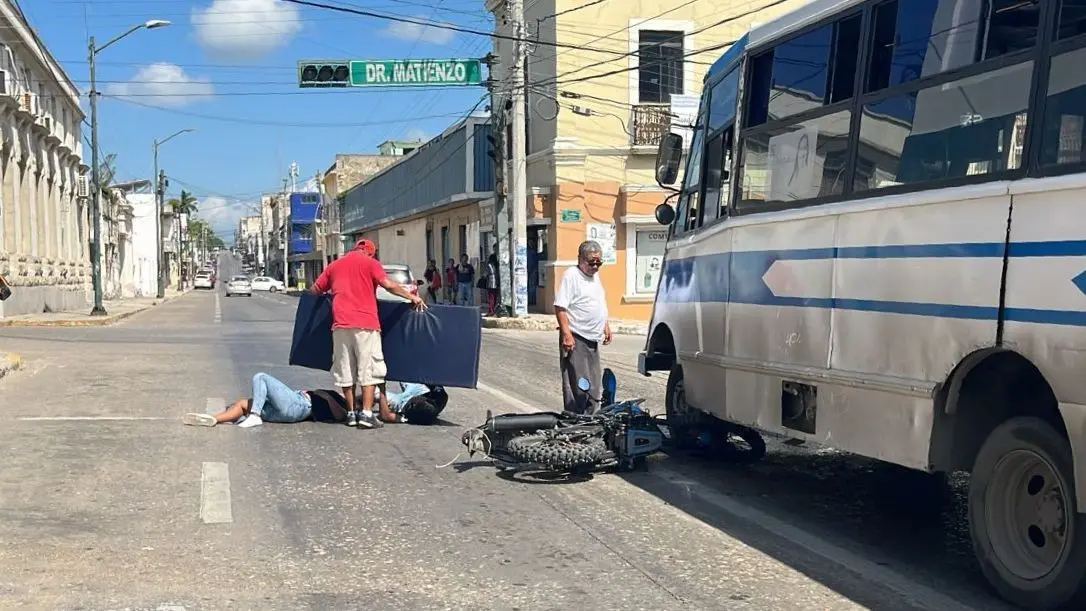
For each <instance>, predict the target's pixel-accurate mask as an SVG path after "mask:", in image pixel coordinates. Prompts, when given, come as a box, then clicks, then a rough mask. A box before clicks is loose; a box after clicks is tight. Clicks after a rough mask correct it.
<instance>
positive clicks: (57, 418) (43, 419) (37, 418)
mask: <svg viewBox="0 0 1086 611" xmlns="http://www.w3.org/2000/svg"><path fill="white" fill-rule="evenodd" d="M16 420H21V421H23V422H65V421H69V420H79V421H96V420H103V421H109V420H167V418H163V417H160V416H20V417H18V418H16Z"/></svg>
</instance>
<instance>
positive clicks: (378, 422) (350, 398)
mask: <svg viewBox="0 0 1086 611" xmlns="http://www.w3.org/2000/svg"><path fill="white" fill-rule="evenodd" d="M375 253H376V249H375V248H374V245H373V242H371V241H369V240H359V241H358V242H357V243H356V244H355V247H354V250H352V251H351V252H349V253H347V254H346V255H344V256H342V257H340V258H339V259H337V260H335V261H333V262H332V263H331V264H330V265H329V266H328V267H326V268H325V269H324V272H323V273H321V275H320V277H319V278H317V281H316V282H314V283H313V288H312V289H311V292H312V293H314V294H317V295H323V294H331V295H332V344H333V348H332V353H333V354H332V377H333V378H334V379H335V383H336V386H339V387H340V388H342V389H343V397H344V398H345V399H346V400H347V406H348V410H349V411H348V412H347V426H360V427H365V428H370V429H372V428H378V427H381V426H383V424H382V420H384V421H387V422H395V421H396V420H395V418H396V417H395V414H392V413H391V411H389V413H384V412H385V409H382V410H381V411H382V413H381V418H380V419H378V418H376V417H374V415H373V396H374V392H373V390H374V388H375V387H376V386H378V385H380V384H384V382H385V374H386V373H387V371H388V370H387V368H386V367H385V356H384V354H383V352H382V350H381V320H380V319H379V318H378V317H377V287H378V286H380V287H382V288H384V289H385V290H386V291H388V292H390V293H392V294H394V295H399V296H400V297H403V298H404V299H407V300H409V301H410V302H411V303H412V305H414V306H415V309H416V310H424V309H426V304H425V303H424V302H423V301H422V299H420V298H419V296H418V295H412V294H411V293H410V292H408V291H407V290H406V289H404V288H403V287H401V286H400V285H399V284H397V283H395V282H393V281H391V280H389V279H388V276H387V275H386V274H385V268H384V267H382V266H381V262H380V261H378V260H377V259H375V258H374V256H373V255H374V254H375ZM356 385H357V386H361V387H362V413H358V412H356V411H355V405H356V403H355V394H354V389H355V386H356ZM382 407H383V406H382Z"/></svg>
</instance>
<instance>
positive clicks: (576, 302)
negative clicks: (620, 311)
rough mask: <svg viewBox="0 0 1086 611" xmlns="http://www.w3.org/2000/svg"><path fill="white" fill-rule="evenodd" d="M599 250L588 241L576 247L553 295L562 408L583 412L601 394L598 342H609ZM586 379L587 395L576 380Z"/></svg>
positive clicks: (595, 405)
mask: <svg viewBox="0 0 1086 611" xmlns="http://www.w3.org/2000/svg"><path fill="white" fill-rule="evenodd" d="M601 265H603V249H602V248H600V245H599V243H597V242H595V241H593V240H589V241H586V242H581V245H580V247H578V248H577V265H576V266H575V267H571V268H569V269H567V270H566V272H565V274H563V275H562V280H561V282H559V284H558V290H557V291H555V294H554V313H555V316H556V317H557V318H558V333H559V342H560V344H559V345H560V351H559V354H560V358H559V366H560V369H561V371H562V400H563V402H564V404H565V410H566V411H571V412H578V413H585V412H588V411H591V410H592V409H594V408H595V407H598V405H599V400H600V396H601V394H602V385H603V380H602V373H601V372H600V348H599V346H600V343H601V342H602V343H603V345H605V346H606V345H607V344H610V343H611V325H610V324H609V323H608V322H607V298H606V296H605V295H604V292H603V282H602V281H601V280H600V277H599V271H600V266H601ZM582 377H583V378H588V382H589V384H591V388H590V389H589V391H588V395H590V396H591V397H592V399H594V403H592V404H589V402H588V400H587V397H586V395H585V393H584V391H582V390H581V389H580V388H578V387H577V380H578V379H580V378H582Z"/></svg>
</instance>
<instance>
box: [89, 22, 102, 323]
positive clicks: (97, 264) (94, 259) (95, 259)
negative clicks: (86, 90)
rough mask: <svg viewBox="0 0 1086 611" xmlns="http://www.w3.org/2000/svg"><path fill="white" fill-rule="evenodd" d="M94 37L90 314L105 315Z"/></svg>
mask: <svg viewBox="0 0 1086 611" xmlns="http://www.w3.org/2000/svg"><path fill="white" fill-rule="evenodd" d="M94 55H95V48H94V37H93V36H91V37H90V40H88V41H87V63H88V64H89V66H90V107H91V183H92V190H93V191H92V193H91V222H92V223H93V224H94V226H93V228H92V233H91V235H92V236H93V237H92V238H91V252H90V255H91V283H92V285H93V287H94V307H93V308H92V309H91V313H90V315H91V316H105V315H106V308H105V307H104V306H103V305H102V213H101V208H100V205H101V204H100V202H99V196H100V195H101V187H100V186H99V184H98V181H99V180H101V177H100V176H99V172H98V91H97V90H96V88H95V82H94Z"/></svg>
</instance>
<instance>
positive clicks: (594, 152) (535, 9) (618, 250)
mask: <svg viewBox="0 0 1086 611" xmlns="http://www.w3.org/2000/svg"><path fill="white" fill-rule="evenodd" d="M526 4H527V6H528V8H527V10H526V14H525V19H524V23H525V25H526V28H527V32H526V37H527V38H529V39H531V40H533V42H532V43H530V44H529V51H530V52H529V55H528V59H527V70H526V72H527V81H528V87H527V126H526V128H527V133H528V138H527V140H528V142H527V164H528V171H527V174H528V199H529V201H528V202H526V205H527V206H528V249H529V253H530V254H529V284H530V285H535V286H530V287H529V295H530V301H529V304H530V306H531V307H532V309H533V310H534V311H544V312H552V311H553V307H552V306H551V303H552V299H553V287H554V286H555V278H556V277H558V276H559V274H561V273H562V271H563V270H564V269H565V268H566V267H568V266H570V265H573V264H575V262H576V261H575V260H576V254H577V246H578V245H579V244H580V243H581V242H582V241H583V240H585V239H586V238H589V237H595V238H596V239H597V240H598V241H600V242H601V244H602V245H603V247H604V251H605V255H606V261H607V264H606V265H605V266H604V268H603V269H602V271H601V272H600V273H601V277H602V278H603V281H604V285H605V287H606V290H607V296H608V307H609V309H610V313H611V316H612V318H616V319H625V320H648V318H649V316H650V315H651V310H652V301H653V297H654V295H655V292H656V282H657V279H658V278H659V272H660V264H661V261H662V259H663V252H664V244H665V242H666V237H667V228H666V227H664V226H661V225H659V224H657V223H656V221H655V219H654V217H653V210H654V208H655V206H656V205H657V204H659V203H660V202H662V201H663V200H664V198H665V197H666V196H667V194H668V193H667V192H666V191H665V190H663V189H661V188H660V187H659V186H657V185H656V184H655V180H654V177H653V176H654V164H655V156H656V147H657V145H658V144H659V142H660V139H661V138H662V136H663V135H664V134H666V133H668V132H669V131H679V130H681V129H683V128H682V125H683V124H687V125H688V124H691V123H693V120H694V115H695V114H696V108H697V101H698V97H699V95H700V94H701V81H702V77H703V75H704V74H705V71H706V70H707V69H708V67H709V66H710V65H711V64H712V63H713V61H714V60H716V59H717V58H718V57H719V56H720V55H721V54H722V53H724V51H725V50H726V49H727V45H728V43H729V42H730V41H733V40H735V39H736V38H738V37H740V36H742V35H743V34H744V33H745V32H746V31H747V30H748V29H749V28H750V26H751V24H752V23H754V22H756V21H759V22H760V21H765V20H768V19H771V18H773V17H775V16H777V15H780V14H782V13H784V12H787V11H790V10H793V9H795V8H796V7H797V6H800V5H802V4H804V1H803V0H792V1H786V2H774V1H773V0H755V1H754V2H749V1H740V0H696V1H694V2H678V1H677V0H624V1H622V2H601V3H598V4H590V3H586V2H585V1H584V0H535V1H532V2H527V3H526ZM506 5H507V3H506V2H505V1H504V0H488V1H487V9H488V10H489V11H490V12H492V13H493V14H494V15H495V22H496V24H497V30H496V33H497V34H498V35H499V36H500V37H505V38H500V37H495V38H494V54H495V55H496V56H497V57H498V61H497V62H496V63H495V65H494V69H493V73H492V75H491V76H492V77H493V78H494V79H495V81H496V86H495V90H496V91H497V92H499V93H498V94H497V96H496V97H497V98H498V99H497V100H496V101H495V104H494V105H493V108H494V109H496V110H495V112H497V111H498V110H499V109H503V108H505V106H506V104H505V102H504V100H503V99H502V97H503V95H507V94H503V93H501V92H502V90H503V89H504V90H508V84H509V75H508V67H509V66H511V65H513V59H514V58H513V48H514V42H513V41H512V40H510V39H509V38H514V37H515V32H513V30H512V26H511V23H510V20H509V18H508V17H509V16H508V15H506V14H505V9H506ZM581 7H583V8H581ZM495 123H496V124H499V123H500V121H498V118H497V117H495ZM684 140H685V141H686V142H689V141H690V138H689V137H687V138H684ZM533 253H534V254H533ZM533 260H538V261H539V263H538V266H535V265H533V264H532V261H533ZM533 302H534V303H533Z"/></svg>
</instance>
